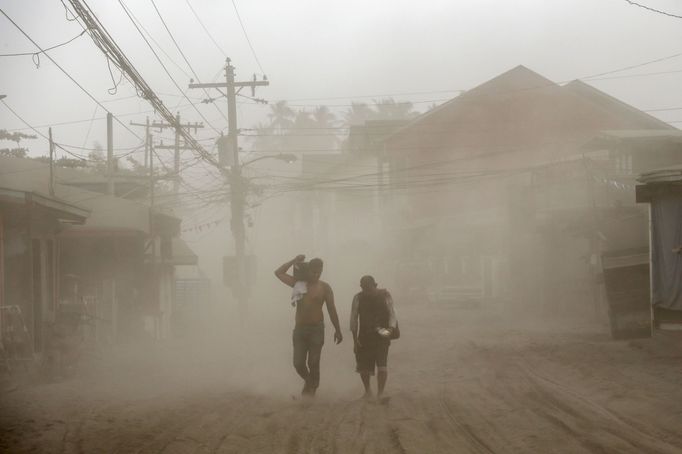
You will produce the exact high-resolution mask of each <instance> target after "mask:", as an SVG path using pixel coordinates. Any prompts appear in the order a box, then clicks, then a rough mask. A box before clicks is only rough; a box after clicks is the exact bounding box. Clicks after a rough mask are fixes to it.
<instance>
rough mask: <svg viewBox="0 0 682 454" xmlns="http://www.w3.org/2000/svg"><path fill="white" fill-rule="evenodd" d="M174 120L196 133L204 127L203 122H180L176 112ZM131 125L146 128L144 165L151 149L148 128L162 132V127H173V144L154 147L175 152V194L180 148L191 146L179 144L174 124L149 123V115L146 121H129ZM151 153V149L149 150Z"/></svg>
mask: <svg viewBox="0 0 682 454" xmlns="http://www.w3.org/2000/svg"><path fill="white" fill-rule="evenodd" d="M175 120H176V121H177V124H178V125H180V126H181V127H182V128H183V129H187V130H188V131H191V130H192V129H193V130H194V133H195V134H196V133H197V131H198V130H199V129H201V128H203V127H204V124H203V123H185V124H182V123H180V114H179V113H176V114H175ZM130 124H131V125H132V126H144V127H145V130H146V137H147V142H148V144H146V146H145V167H146V166H147V160H146V155H147V150H148V149H149V150H151V148H150V147H151V141H150V140H149V128H150V127H151V128H157V129H158V130H159V132H162V131H163V130H164V129H167V128H173V129H174V130H175V144H174V145H173V146H170V147H169V146H166V145H163V144H162V145H159V146H156V147H154V149H156V150H174V151H175V153H174V155H173V171H174V174H175V177H176V178H175V180H173V193H174V194H175V195H176V196H177V195H178V192H179V189H180V150H190V149H193V148H192V147H188V146H182V145H180V136H181V133H180V130H179V129H178V128H176V127H175V126H174V125H172V124H170V123H164V122H156V121H155V122H153V123H152V124H149V117H147V122H146V123H134V122H132V121H131V122H130ZM150 154H151V151H150ZM150 162H151V155H150Z"/></svg>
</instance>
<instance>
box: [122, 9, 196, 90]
mask: <svg viewBox="0 0 682 454" xmlns="http://www.w3.org/2000/svg"><path fill="white" fill-rule="evenodd" d="M130 15H131V16H132V17H133V19H135V22H137V24H138V25H139V26H140V28H141V29H142V30H143V31H144V32H145V33H146V34H147V36H148V37H149V39H151V40H152V41H153V42H154V44H156V47H158V48H159V50H160V51H161V52H163V54H164V55H165V56H166V57H167V58H168V60H169V61H170V62H171V63H173V65H175V67H176V68H178V69H179V70H180V72H181V73H183V74H184V75H185V76H186V77H187V78H188V79H191V76H190V75H189V74H187V71H185V70H184V68H183V67H182V66H180V65H178V64H177V63H176V62H175V60H173V58H172V57H171V56H170V55H168V52H166V51H165V49H164V48H163V46H162V45H161V44H159V42H158V41H157V40H156V39H154V36H153V35H152V34H151V33H149V30H147V28H146V27H145V26H144V24H143V23H142V21H140V20H139V19H138V18H137V16H135V14H133V12H132V11H130Z"/></svg>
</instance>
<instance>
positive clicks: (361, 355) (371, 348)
mask: <svg viewBox="0 0 682 454" xmlns="http://www.w3.org/2000/svg"><path fill="white" fill-rule="evenodd" d="M361 344H362V345H361V346H359V347H358V349H357V352H356V353H355V362H356V368H355V371H356V372H358V373H362V372H367V373H369V374H370V375H374V368H375V366H376V368H377V369H378V370H386V367H387V365H388V347H389V346H390V345H391V341H390V340H386V339H380V340H374V341H372V342H364V343H363V342H361Z"/></svg>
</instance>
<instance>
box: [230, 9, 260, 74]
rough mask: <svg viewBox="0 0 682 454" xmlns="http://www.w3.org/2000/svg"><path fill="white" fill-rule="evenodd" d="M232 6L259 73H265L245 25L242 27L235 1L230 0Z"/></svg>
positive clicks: (242, 23)
mask: <svg viewBox="0 0 682 454" xmlns="http://www.w3.org/2000/svg"><path fill="white" fill-rule="evenodd" d="M232 6H234V12H235V13H236V14H237V19H239V25H241V27H242V31H243V32H244V37H245V38H246V42H247V43H248V44H249V48H250V49H251V54H252V55H253V58H254V59H255V60H256V63H257V64H258V67H259V68H260V72H261V74H263V75H265V70H264V69H263V66H262V65H261V64H260V60H259V59H258V55H256V51H255V50H254V48H253V45H252V44H251V40H250V39H249V34H248V33H246V27H244V22H243V21H242V17H241V15H240V14H239V10H238V9H237V3H236V2H235V1H234V0H232Z"/></svg>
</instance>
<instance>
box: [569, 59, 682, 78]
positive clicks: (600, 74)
mask: <svg viewBox="0 0 682 454" xmlns="http://www.w3.org/2000/svg"><path fill="white" fill-rule="evenodd" d="M680 55H682V52H678V53H676V54H672V55H668V56H667V57H661V58H657V59H655V60H649V61H646V62H643V63H638V64H635V65H630V66H624V67H622V68H618V69H614V70H611V71H606V72H603V73H599V74H592V75H591V76H587V77H583V78H582V79H585V80H587V79H592V78H595V77H601V76H606V75H609V74H614V73H619V72H623V71H627V70H629V69H635V68H641V67H642V66H647V65H650V64H652V63H659V62H662V61H666V60H670V59H673V58H676V57H679V56H680Z"/></svg>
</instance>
